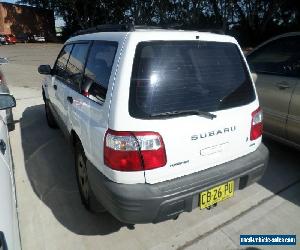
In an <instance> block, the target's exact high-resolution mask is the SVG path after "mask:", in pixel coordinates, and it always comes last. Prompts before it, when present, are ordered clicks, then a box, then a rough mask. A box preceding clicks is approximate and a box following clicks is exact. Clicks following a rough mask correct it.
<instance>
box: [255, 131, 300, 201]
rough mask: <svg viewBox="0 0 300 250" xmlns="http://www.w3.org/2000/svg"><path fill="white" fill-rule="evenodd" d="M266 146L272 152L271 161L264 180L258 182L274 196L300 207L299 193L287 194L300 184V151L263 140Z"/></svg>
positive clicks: (272, 141) (269, 140)
mask: <svg viewBox="0 0 300 250" xmlns="http://www.w3.org/2000/svg"><path fill="white" fill-rule="evenodd" d="M263 142H264V144H265V145H266V146H267V148H268V149H269V152H270V161H269V165H268V168H267V170H266V172H265V174H264V176H263V178H262V179H261V180H260V181H259V182H258V183H259V184H260V185H262V186H263V187H265V188H267V189H268V190H270V191H271V192H273V193H274V194H277V195H279V196H280V197H282V198H284V199H286V200H288V201H290V202H292V203H294V204H295V205H298V206H300V197H299V193H298V194H297V192H287V191H288V190H289V189H291V188H293V187H295V186H296V185H299V184H300V161H299V155H300V151H299V150H297V149H295V148H292V147H289V146H287V145H284V144H282V143H279V142H276V141H274V140H271V139H269V138H266V137H264V138H263Z"/></svg>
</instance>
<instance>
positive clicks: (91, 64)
mask: <svg viewBox="0 0 300 250" xmlns="http://www.w3.org/2000/svg"><path fill="white" fill-rule="evenodd" d="M117 48H118V43H117V42H101V41H95V42H94V43H93V45H92V47H91V50H90V53H89V56H88V59H87V64H86V68H85V72H84V80H83V84H82V91H83V93H85V94H86V95H88V96H89V97H90V98H91V99H92V100H95V101H101V102H104V101H105V98H106V92H107V88H108V83H109V79H110V75H111V70H112V66H113V64H114V59H115V54H116V51H117Z"/></svg>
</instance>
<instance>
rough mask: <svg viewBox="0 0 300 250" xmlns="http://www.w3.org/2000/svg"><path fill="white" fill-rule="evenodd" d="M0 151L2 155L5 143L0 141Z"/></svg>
mask: <svg viewBox="0 0 300 250" xmlns="http://www.w3.org/2000/svg"><path fill="white" fill-rule="evenodd" d="M0 151H1V153H2V154H3V155H4V154H5V151H6V143H5V142H4V141H3V140H2V139H1V140H0Z"/></svg>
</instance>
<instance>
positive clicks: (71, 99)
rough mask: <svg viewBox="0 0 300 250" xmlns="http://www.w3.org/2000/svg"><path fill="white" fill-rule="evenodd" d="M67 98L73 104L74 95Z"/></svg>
mask: <svg viewBox="0 0 300 250" xmlns="http://www.w3.org/2000/svg"><path fill="white" fill-rule="evenodd" d="M67 100H68V102H69V103H71V104H72V103H73V97H72V96H68V97H67Z"/></svg>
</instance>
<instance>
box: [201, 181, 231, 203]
mask: <svg viewBox="0 0 300 250" xmlns="http://www.w3.org/2000/svg"><path fill="white" fill-rule="evenodd" d="M233 194H234V181H229V182H227V183H224V184H222V185H220V186H217V187H213V188H211V189H209V190H207V191H204V192H202V193H200V201H199V203H200V204H199V206H200V209H203V208H208V207H210V206H212V205H214V204H215V203H218V202H220V201H223V200H226V199H228V198H231V197H232V196H233Z"/></svg>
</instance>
